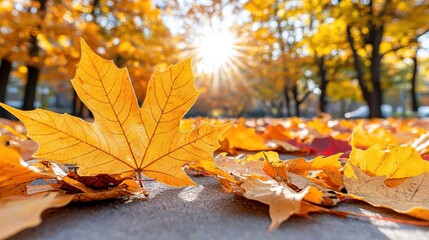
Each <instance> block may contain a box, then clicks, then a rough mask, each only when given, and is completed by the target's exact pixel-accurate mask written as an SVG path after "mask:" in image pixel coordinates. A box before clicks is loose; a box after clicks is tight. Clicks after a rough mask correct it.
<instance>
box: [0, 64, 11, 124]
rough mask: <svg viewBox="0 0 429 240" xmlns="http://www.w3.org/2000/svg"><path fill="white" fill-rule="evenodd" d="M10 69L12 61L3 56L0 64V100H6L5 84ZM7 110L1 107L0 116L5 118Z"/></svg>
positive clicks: (7, 80)
mask: <svg viewBox="0 0 429 240" xmlns="http://www.w3.org/2000/svg"><path fill="white" fill-rule="evenodd" d="M11 71H12V62H11V61H9V60H7V59H6V58H3V59H2V60H1V65H0V102H2V103H4V102H6V93H7V84H8V82H9V76H10V72H11ZM7 116H8V112H7V111H6V110H5V109H3V108H1V109H0V117H2V118H5V117H7Z"/></svg>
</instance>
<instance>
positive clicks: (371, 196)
mask: <svg viewBox="0 0 429 240" xmlns="http://www.w3.org/2000/svg"><path fill="white" fill-rule="evenodd" d="M349 167H350V168H351V169H352V170H353V176H352V177H345V179H344V184H345V186H346V189H347V192H348V193H349V194H351V195H350V196H352V197H353V198H355V199H359V200H362V201H365V202H367V203H369V204H371V205H373V206H375V207H385V208H389V209H392V210H394V211H396V212H399V213H404V214H408V215H410V216H414V217H417V218H421V219H424V220H426V221H429V175H428V173H422V174H420V175H417V176H414V177H410V178H407V179H405V180H403V181H401V183H400V184H399V185H398V186H395V187H389V186H387V185H386V183H385V181H386V179H387V178H386V177H385V176H368V175H367V174H366V173H365V172H364V171H362V170H361V169H360V168H359V167H357V166H354V165H351V164H350V165H349Z"/></svg>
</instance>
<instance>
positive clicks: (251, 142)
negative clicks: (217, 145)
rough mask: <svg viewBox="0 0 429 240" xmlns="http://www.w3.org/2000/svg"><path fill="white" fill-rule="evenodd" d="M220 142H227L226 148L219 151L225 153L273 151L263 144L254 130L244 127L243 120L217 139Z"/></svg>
mask: <svg viewBox="0 0 429 240" xmlns="http://www.w3.org/2000/svg"><path fill="white" fill-rule="evenodd" d="M219 140H220V141H224V140H227V141H228V142H227V143H228V146H227V148H226V146H223V148H222V149H221V150H223V151H226V152H233V151H235V150H236V149H241V150H247V151H265V150H273V149H274V148H273V147H269V146H267V145H266V144H265V141H264V139H263V138H262V136H261V135H259V134H257V133H256V131H255V129H254V128H248V127H246V126H244V123H243V120H241V121H239V122H238V123H237V124H235V125H233V126H232V127H231V128H229V129H228V130H227V131H226V132H225V133H223V134H222V135H221V137H220V139H219Z"/></svg>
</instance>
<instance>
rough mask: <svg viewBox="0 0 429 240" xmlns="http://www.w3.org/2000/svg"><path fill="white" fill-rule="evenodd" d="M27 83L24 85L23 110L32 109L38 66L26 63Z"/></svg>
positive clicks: (38, 71) (37, 78)
mask: <svg viewBox="0 0 429 240" xmlns="http://www.w3.org/2000/svg"><path fill="white" fill-rule="evenodd" d="M27 69H28V73H27V84H26V85H25V95H24V102H23V104H22V109H23V110H32V109H34V102H35V100H36V88H37V81H38V80H39V73H40V70H39V68H38V67H35V66H29V65H27Z"/></svg>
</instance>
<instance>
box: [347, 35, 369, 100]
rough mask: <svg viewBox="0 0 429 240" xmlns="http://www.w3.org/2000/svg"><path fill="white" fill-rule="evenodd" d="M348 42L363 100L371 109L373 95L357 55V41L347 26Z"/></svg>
mask: <svg viewBox="0 0 429 240" xmlns="http://www.w3.org/2000/svg"><path fill="white" fill-rule="evenodd" d="M347 41H348V43H349V45H350V49H351V50H352V53H353V65H354V68H355V71H356V78H357V80H358V83H359V87H360V89H361V91H362V96H363V99H364V100H365V102H366V104H367V105H368V108H370V105H371V93H370V91H369V90H368V87H367V86H366V83H365V79H364V74H363V67H362V64H361V61H360V56H359V54H358V53H357V50H356V47H355V41H354V39H353V36H352V33H351V27H350V26H347Z"/></svg>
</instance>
